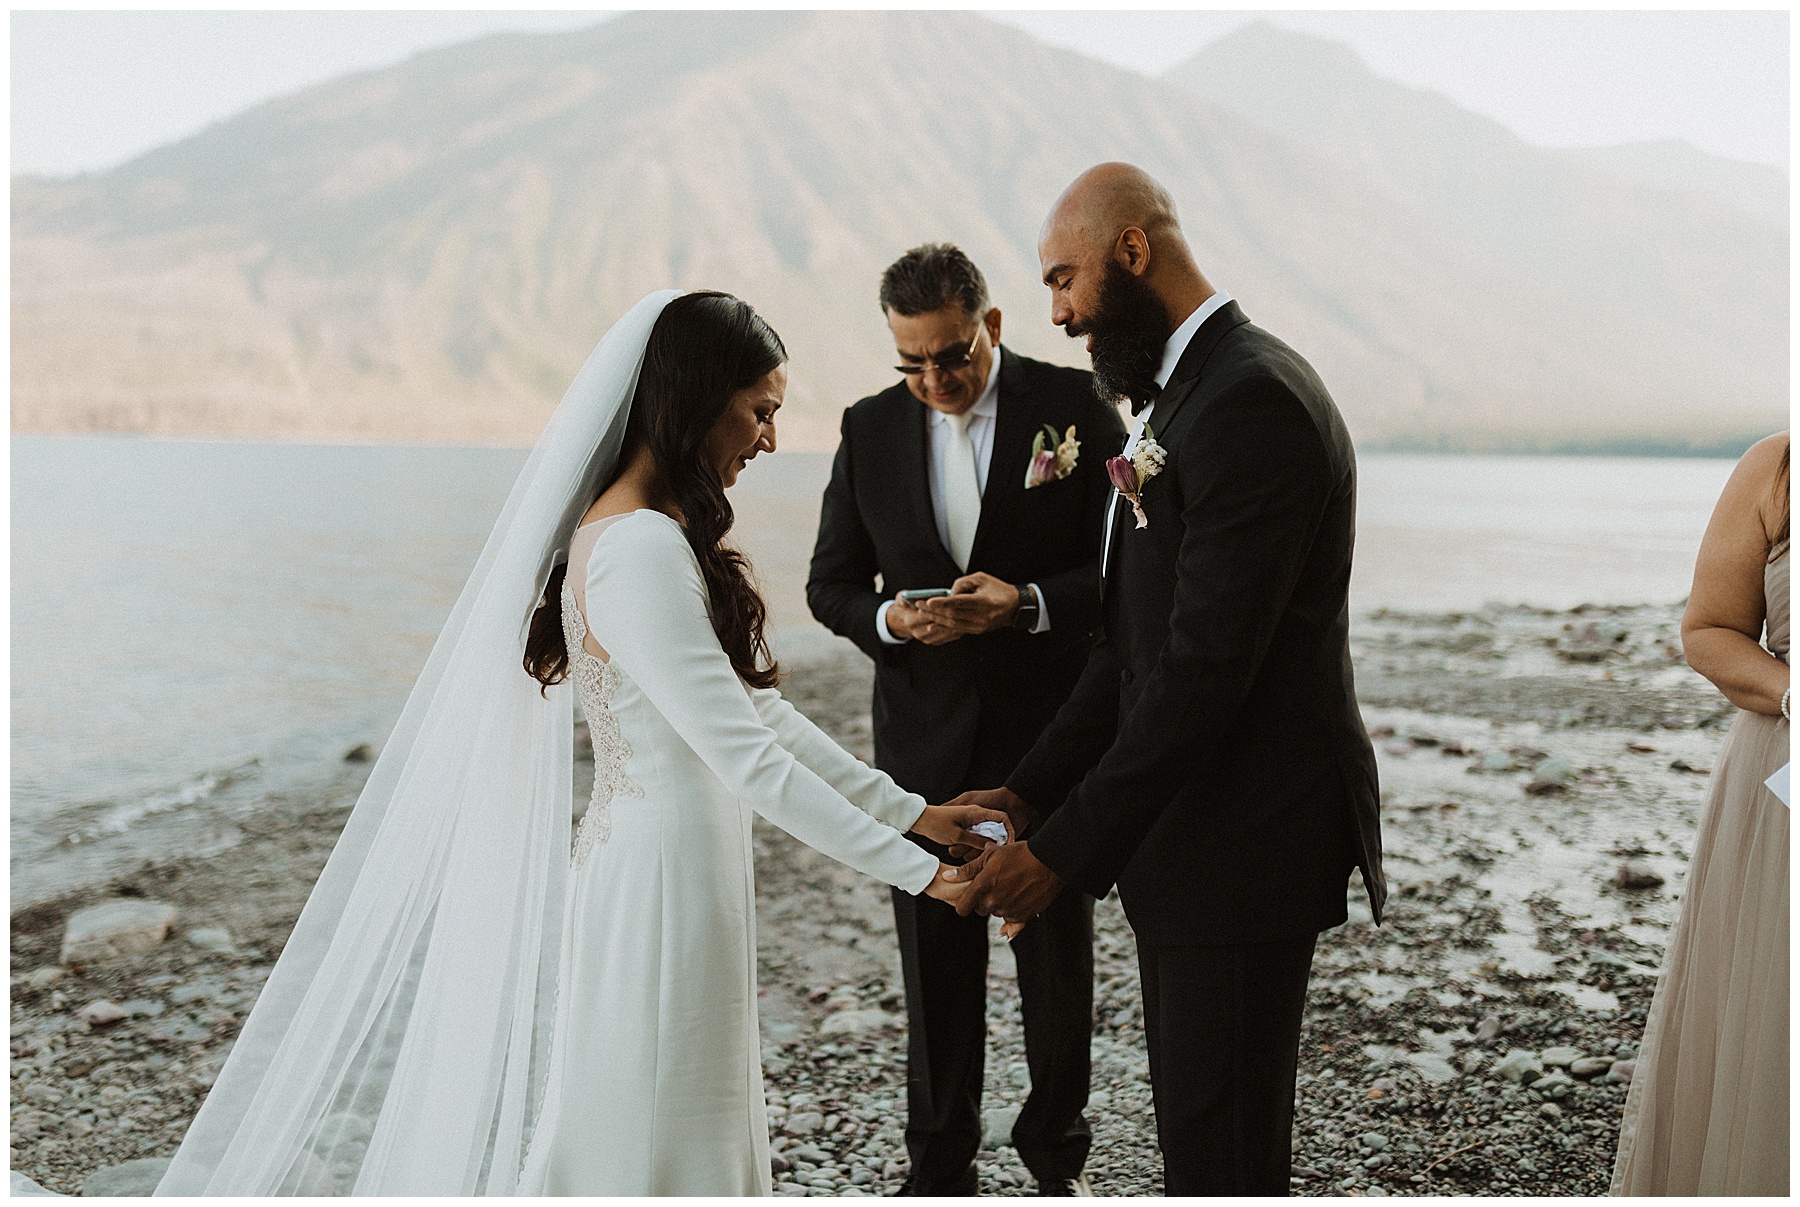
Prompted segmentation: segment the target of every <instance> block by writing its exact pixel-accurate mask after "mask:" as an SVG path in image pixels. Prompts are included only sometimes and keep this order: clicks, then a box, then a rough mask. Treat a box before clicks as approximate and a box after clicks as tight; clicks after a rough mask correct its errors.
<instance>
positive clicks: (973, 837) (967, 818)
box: [912, 804, 1017, 853]
mask: <svg viewBox="0 0 1800 1207" xmlns="http://www.w3.org/2000/svg"><path fill="white" fill-rule="evenodd" d="M983 821H996V822H999V823H1000V824H1001V825H1003V826H1005V827H1006V840H1007V841H1008V842H1011V841H1012V840H1013V839H1014V838H1016V837H1017V835H1015V834H1014V833H1013V827H1012V819H1011V818H1009V817H1007V815H1006V814H1005V813H1002V812H1001V811H1000V810H998V809H986V808H983V807H982V806H980V805H958V804H948V805H926V806H925V812H923V813H921V814H919V820H917V821H915V822H913V824H912V832H913V833H914V834H919V835H923V836H924V837H926V838H929V839H931V841H933V842H935V843H939V844H941V845H943V846H946V847H972V848H974V850H975V851H976V852H977V853H979V852H980V851H984V850H986V849H987V848H988V847H991V846H993V845H994V840H993V839H991V838H989V837H987V836H986V835H983V834H971V833H970V832H969V827H970V826H972V825H975V824H976V823H977V822H983Z"/></svg>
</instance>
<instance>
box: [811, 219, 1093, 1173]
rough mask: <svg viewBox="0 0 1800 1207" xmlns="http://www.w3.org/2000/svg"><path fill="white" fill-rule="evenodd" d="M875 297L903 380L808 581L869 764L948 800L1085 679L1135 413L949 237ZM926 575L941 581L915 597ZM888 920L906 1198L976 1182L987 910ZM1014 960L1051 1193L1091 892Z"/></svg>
mask: <svg viewBox="0 0 1800 1207" xmlns="http://www.w3.org/2000/svg"><path fill="white" fill-rule="evenodd" d="M879 296H880V303H881V310H882V313H883V315H884V316H885V317H886V320H887V326H888V329H889V331H890V332H891V333H892V336H893V341H894V351H895V354H896V356H897V357H898V362H899V363H898V364H897V365H896V371H897V372H898V373H899V375H900V380H899V381H897V382H895V383H894V384H893V385H891V386H889V387H888V388H887V389H885V390H883V391H881V392H880V393H877V394H873V395H871V396H869V397H867V398H864V399H862V400H861V401H859V402H857V403H856V404H855V405H853V406H851V407H849V408H848V409H847V410H846V411H845V412H844V417H843V423H842V435H841V441H840V443H839V445H838V450H837V457H836V460H835V462H834V463H833V466H832V474H831V483H830V485H829V486H828V487H827V488H826V491H825V497H824V502H823V506H822V509H821V512H820V517H819V535H818V540H817V542H816V544H815V546H814V549H813V557H812V568H811V573H810V575H809V578H808V581H807V587H806V594H807V602H808V604H809V605H810V607H811V608H812V613H813V615H814V616H816V617H817V618H818V619H819V621H820V622H821V623H823V624H824V625H826V626H827V627H828V628H830V629H831V630H832V631H833V632H835V633H838V634H839V635H841V636H844V637H847V638H849V639H850V640H851V641H853V642H855V643H856V644H857V645H858V646H859V647H860V648H861V649H862V650H863V651H864V652H865V653H867V654H868V655H869V657H870V658H871V659H873V660H874V663H875V693H874V702H873V716H874V738H875V764H876V766H878V767H880V768H881V769H882V770H884V771H886V772H887V773H888V774H890V775H892V776H893V777H894V779H895V780H896V781H898V782H899V783H900V785H901V786H902V787H904V788H907V789H908V790H910V791H913V792H917V793H919V794H920V795H922V796H923V797H925V799H926V800H928V801H931V802H934V803H935V802H938V801H943V800H948V799H950V798H952V797H954V796H956V795H957V794H959V793H961V792H962V791H964V790H965V789H969V788H978V787H984V786H987V785H989V784H994V783H1000V782H1002V781H1003V780H1004V779H1005V778H1006V776H1007V775H1008V774H1010V773H1011V771H1012V769H1013V767H1014V765H1015V764H1016V763H1017V762H1018V761H1019V759H1020V758H1022V757H1023V756H1024V755H1025V753H1026V752H1027V751H1028V750H1029V749H1030V748H1031V746H1032V745H1033V743H1034V742H1035V741H1036V740H1037V737H1038V735H1039V734H1040V733H1041V732H1042V731H1043V729H1044V727H1045V726H1046V725H1048V724H1049V722H1050V720H1051V718H1052V717H1054V716H1055V715H1056V711H1057V709H1058V707H1059V706H1060V705H1061V704H1062V703H1063V701H1064V700H1065V699H1067V697H1068V696H1069V694H1070V692H1071V691H1072V690H1073V688H1074V685H1075V681H1076V678H1077V677H1078V675H1079V672H1080V669H1081V666H1082V663H1083V661H1084V660H1085V657H1086V648H1087V643H1088V640H1089V636H1090V634H1091V633H1092V632H1093V630H1094V629H1095V628H1096V626H1097V624H1098V621H1099V603H1100V599H1099V568H1098V557H1099V552H1100V537H1101V528H1102V515H1103V512H1104V510H1105V505H1106V497H1107V492H1108V491H1109V489H1110V485H1109V483H1108V480H1107V476H1106V468H1105V463H1106V459H1107V458H1108V457H1111V456H1113V455H1114V454H1115V453H1117V452H1118V451H1119V449H1120V448H1121V446H1122V445H1123V443H1124V427H1123V424H1122V423H1121V421H1120V419H1119V416H1118V413H1117V412H1116V411H1115V410H1114V409H1113V408H1111V407H1109V406H1106V405H1104V404H1102V403H1101V402H1100V401H1099V400H1098V399H1097V397H1096V395H1095V393H1094V390H1093V386H1092V382H1091V379H1090V375H1089V374H1088V373H1086V372H1085V371H1082V370H1079V369H1071V368H1064V367H1061V366H1057V365H1051V364H1046V363H1044V362H1042V361H1037V360H1033V359H1031V358H1029V357H1024V356H1020V355H1018V354H1017V353H1015V352H1013V351H1012V350H1011V349H1010V348H1005V347H1002V346H1001V343H1000V327H1001V314H1000V311H999V309H998V308H996V307H994V306H993V305H991V304H990V300H989V296H988V289H987V283H986V281H985V279H984V278H983V277H982V274H981V271H980V269H978V268H977V267H976V266H975V264H974V263H973V261H971V260H970V259H969V257H968V256H966V255H965V254H964V253H963V252H962V251H960V250H959V249H957V248H956V247H953V246H950V245H948V244H925V245H923V246H920V247H915V248H913V249H912V250H911V251H908V252H907V253H906V254H905V255H903V256H901V257H900V258H899V259H898V260H896V261H895V262H894V263H893V264H892V265H890V266H889V267H888V269H887V270H886V272H884V273H883V274H882V278H881V287H880V295H879ZM933 590H937V591H947V592H948V594H939V595H936V596H933V597H929V598H919V597H918V596H919V595H920V594H921V593H923V592H930V591H933ZM1054 803H1055V802H1047V804H1046V805H1039V806H1038V807H1039V808H1043V809H1044V810H1045V814H1046V815H1047V814H1048V812H1049V811H1051V810H1052V809H1053V808H1054ZM1026 820H1027V819H1023V818H1020V819H1015V822H1016V823H1023V822H1025V821H1026ZM1031 820H1033V821H1036V820H1041V818H1035V819H1031ZM921 845H925V846H927V847H928V848H931V849H934V852H935V853H937V854H940V855H942V854H944V852H942V851H941V850H937V849H935V848H932V844H930V843H929V842H928V841H927V842H922V844H921ZM894 921H895V928H896V930H897V932H898V934H899V941H900V958H901V966H902V968H903V971H904V975H905V989H906V1008H907V1026H908V1033H909V1044H908V1052H907V1062H908V1070H907V1110H908V1117H907V1129H906V1144H907V1150H908V1153H909V1154H910V1156H911V1160H912V1172H911V1174H910V1176H909V1177H908V1178H907V1181H906V1184H905V1186H904V1187H903V1188H902V1190H901V1193H902V1194H909V1195H971V1194H974V1193H975V1192H976V1173H975V1165H974V1159H975V1154H976V1150H977V1149H978V1148H979V1147H980V1143H981V1092H982V1074H983V1065H984V1060H985V1046H986V1037H987V960H988V924H987V920H986V919H985V918H980V917H973V916H972V917H967V918H963V917H958V916H957V913H956V911H955V910H954V909H953V908H951V907H949V906H945V905H943V904H941V903H939V902H936V901H933V900H930V899H929V898H925V897H914V896H912V895H910V894H907V893H904V892H898V891H896V892H895V893H894ZM1013 953H1014V956H1015V959H1016V962H1017V965H1018V989H1019V998H1020V1010H1021V1014H1022V1016H1023V1020H1024V1027H1025V1053H1026V1063H1027V1066H1028V1068H1029V1070H1030V1074H1031V1092H1030V1095H1029V1096H1028V1097H1027V1098H1026V1100H1025V1103H1024V1106H1023V1108H1022V1109H1021V1111H1020V1114H1019V1118H1018V1122H1017V1123H1016V1125H1015V1126H1014V1128H1013V1134H1012V1141H1013V1144H1014V1146H1015V1147H1016V1148H1017V1149H1018V1152H1019V1156H1020V1158H1021V1159H1022V1160H1023V1161H1024V1162H1025V1165H1026V1167H1027V1168H1028V1169H1030V1170H1031V1172H1032V1175H1033V1176H1034V1177H1035V1178H1036V1179H1037V1182H1038V1190H1039V1193H1040V1194H1050V1195H1073V1194H1083V1193H1088V1192H1087V1190H1086V1182H1085V1179H1084V1178H1083V1177H1082V1172H1081V1171H1082V1167H1083V1165H1084V1163H1085V1161H1086V1158H1087V1151H1088V1147H1089V1143H1090V1138H1091V1137H1090V1132H1089V1129H1088V1125H1087V1121H1086V1120H1085V1119H1084V1118H1083V1116H1082V1110H1083V1108H1084V1107H1085V1105H1086V1103H1087V1094H1088V1052H1089V1038H1090V1035H1091V1033H1092V1013H1093V901H1092V899H1091V898H1089V897H1087V896H1086V895H1085V894H1082V893H1073V892H1071V893H1065V894H1063V895H1062V897H1061V898H1060V899H1059V900H1057V901H1056V902H1055V903H1054V904H1053V905H1052V906H1051V907H1050V909H1049V910H1047V911H1046V912H1045V913H1044V914H1043V915H1042V916H1041V917H1039V918H1038V919H1037V920H1036V921H1034V922H1033V923H1032V924H1031V925H1030V926H1028V927H1026V928H1025V930H1024V931H1023V932H1022V933H1021V934H1020V935H1019V936H1018V938H1017V939H1015V940H1014V943H1013Z"/></svg>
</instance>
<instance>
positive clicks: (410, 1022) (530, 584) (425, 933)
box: [157, 290, 677, 1195]
mask: <svg viewBox="0 0 1800 1207" xmlns="http://www.w3.org/2000/svg"><path fill="white" fill-rule="evenodd" d="M675 296H677V294H676V293H675V291H672V290H670V291H662V292H658V293H654V294H651V295H649V296H648V297H646V298H644V299H643V300H642V301H640V302H639V303H637V305H636V306H634V307H633V308H632V309H631V310H630V311H629V312H628V313H626V314H625V316H624V317H623V318H621V319H620V320H619V321H618V323H617V324H615V325H614V326H613V328H612V329H611V330H610V331H608V332H607V333H606V335H605V337H604V338H602V339H601V341H600V344H599V346H598V347H596V348H595V349H594V351H593V353H592V354H591V355H590V356H589V357H588V359H587V362H586V363H585V364H584V365H583V366H582V368H581V372H580V373H579V374H578V375H577V376H576V378H575V381H574V383H573V384H572V385H571V386H570V387H569V390H568V393H566V394H565V395H564V396H563V399H562V402H561V403H560V404H559V405H558V406H557V408H556V411H555V413H554V414H553V415H552V416H551V418H550V422H549V424H548V426H547V427H546V428H545V430H544V434H543V436H542V437H541V438H540V439H539V441H538V443H537V447H536V448H535V449H534V450H533V451H532V453H531V456H530V458H529V459H528V460H527V461H526V463H525V468H524V469H523V470H522V471H521V472H520V474H519V479H518V481H517V483H516V484H515V485H514V486H513V489H512V493H511V495H510V496H508V498H507V501H506V506H505V508H504V509H503V510H502V511H501V513H500V518H499V520H498V521H497V522H496V523H495V525H494V530H493V533H492V534H491V535H490V536H489V537H488V541H487V544H486V546H485V547H484V548H483V550H482V553H481V558H480V560H479V561H478V562H477V563H476V565H475V569H474V572H473V573H472V574H471V575H470V576H469V581H468V584H467V585H466V586H465V587H464V588H463V591H462V595H461V596H460V597H459V598H458V599H457V602H456V606H455V608H454V609H453V610H452V611H451V613H450V618H449V620H448V621H447V622H446V623H445V625H444V629H443V633H442V634H441V635H440V636H439V638H438V641H437V644H436V646H435V647H433V649H432V652H431V656H430V658H429V659H428V660H427V662H426V664H425V669H424V671H423V672H422V673H421V674H420V676H419V680H418V683H417V684H416V685H415V686H414V688H413V691H412V695H411V696H410V697H409V698H408V700H407V703H406V707H405V709H404V711H402V713H401V714H400V720H399V722H398V724H397V725H396V726H395V729H394V733H393V736H392V737H391V738H389V740H388V743H387V746H386V748H385V749H384V750H383V751H382V753H381V757H380V759H379V760H378V761H377V762H376V764H375V767H374V770H373V771H372V772H371V774H370V776H369V781H368V784H367V786H366V787H365V788H364V789H363V792H362V796H361V797H360V798H359V799H358V801H357V804H356V809H355V811H354V812H353V813H352V814H351V816H350V820H349V823H348V824H347V825H346V826H345V828H344V832H343V836H342V837H341V838H340V839H339V841H338V844H337V847H336V849H335V850H334V851H333V852H332V855H331V859H330V861H329V862H328V863H327V864H326V865H325V870H324V872H323V873H322V874H321V875H320V877H319V881H318V884H317V886H316V887H315V888H314V890H313V893H312V896H311V898H310V899H309V900H308V902H307V904H306V909H305V910H304V911H303V912H302V913H301V915H300V920H299V922H298V923H297V924H296V925H295V927H294V932H293V935H292V937H291V938H290V939H289V941H288V943H287V946H286V948H285V950H284V951H283V952H282V955H281V959H280V961H279V962H278V963H277V964H276V965H275V969H274V971H273V973H272V974H271V975H270V977H269V980H268V984H267V985H266V987H265V988H264V989H263V992H262V995H261V997H260V999H259V1000H258V1001H257V1003H256V1008H255V1009H254V1010H253V1011H252V1012H251V1015H250V1018H249V1020H248V1021H247V1022H246V1023H245V1025H244V1030H243V1034H242V1035H241V1036H240V1037H239V1038H238V1041H237V1044H236V1046H235V1047H233V1049H232V1052H231V1056H230V1058H229V1059H228V1060H227V1061H226V1064H225V1067H224V1069H223V1070H222V1071H221V1073H220V1075H219V1077H218V1080H217V1082H216V1084H215V1085H214V1087H213V1090H212V1092H211V1094H210V1095H209V1096H208V1098H207V1100H206V1103H205V1105H204V1106H203V1107H202V1108H201V1110H200V1113H199V1115H198V1116H196V1118H195V1120H194V1123H193V1126H192V1127H191V1128H190V1129H189V1131H188V1134H187V1137H186V1139H184V1140H183V1141H182V1145H181V1149H180V1151H179V1152H177V1153H176V1155H175V1159H174V1162H173V1164H172V1165H171V1166H170V1168H169V1171H168V1173H167V1175H166V1176H165V1177H164V1178H163V1181H162V1184H161V1185H160V1186H159V1187H158V1188H157V1194H159V1195H198V1194H238V1195H278V1194H340V1195H341V1194H377V1195H393V1194H406V1195H475V1194H510V1193H513V1191H514V1189H515V1187H516V1182H517V1175H518V1171H519V1167H520V1164H521V1162H522V1160H523V1158H524V1154H525V1149H526V1145H527V1144H528V1143H529V1141H530V1138H531V1129H532V1126H533V1123H534V1114H535V1112H536V1110H537V1107H538V1100H539V1095H540V1089H541V1086H542V1082H543V1074H544V1064H545V1058H546V1056H547V1054H548V1043H549V1035H550V1022H551V1014H552V1011H553V1009H554V999H555V986H556V976H557V967H556V965H557V959H558V952H559V948H560V938H561V927H562V912H563V894H564V887H565V883H566V881H567V875H568V847H569V798H570V792H571V775H572V769H571V760H572V748H571V729H572V720H573V698H574V697H573V689H572V688H571V687H570V685H569V684H568V683H562V684H559V685H557V686H554V687H551V688H549V689H548V695H547V697H546V696H541V695H540V694H539V690H538V688H539V685H538V683H537V681H536V680H534V679H532V678H531V677H530V676H528V675H527V674H525V672H524V671H523V669H521V665H520V660H521V657H522V655H523V650H524V645H523V642H524V633H525V624H526V622H527V620H528V618H529V616H530V614H531V611H532V609H533V607H534V606H535V604H536V602H537V600H538V598H539V595H540V593H541V592H542V590H543V587H544V583H545V582H546V580H547V579H548V577H549V574H550V570H551V568H552V566H553V565H554V563H555V562H556V561H557V560H558V558H559V556H560V555H561V551H562V550H565V549H566V548H567V547H568V542H569V537H570V534H571V532H572V531H573V529H574V527H575V523H576V521H577V520H578V519H579V517H580V515H581V513H582V511H583V510H584V509H585V508H586V507H587V505H588V504H589V503H590V502H592V500H593V499H594V498H595V497H596V496H597V495H598V494H599V492H600V490H601V488H602V487H603V486H604V484H605V482H606V481H607V480H608V479H609V478H610V477H611V476H612V474H613V473H614V472H615V470H616V467H617V462H618V457H619V449H620V445H621V443H622V441H623V439H624V433H625V419H626V414H627V411H628V409H629V405H630V402H631V396H632V392H633V390H634V389H635V388H636V384H637V377H638V372H639V369H640V367H641V365H642V361H643V354H644V347H645V344H646V343H647V341H648V340H649V337H650V331H651V328H652V326H653V325H654V324H655V322H656V319H657V316H658V315H659V314H661V312H662V309H663V307H664V306H665V305H666V304H667V303H668V302H669V300H670V299H671V298H674V297H675Z"/></svg>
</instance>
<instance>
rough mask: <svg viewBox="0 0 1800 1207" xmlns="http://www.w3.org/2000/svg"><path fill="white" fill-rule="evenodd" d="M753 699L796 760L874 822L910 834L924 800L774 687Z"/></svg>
mask: <svg viewBox="0 0 1800 1207" xmlns="http://www.w3.org/2000/svg"><path fill="white" fill-rule="evenodd" d="M750 698H751V699H752V700H753V701H754V702H755V704H756V712H757V715H759V716H760V717H762V719H763V723H764V724H766V725H767V726H768V727H769V728H770V729H773V730H774V731H775V736H776V738H777V739H779V740H780V742H781V744H782V745H783V746H785V747H786V748H787V749H788V751H789V752H790V753H792V754H793V756H794V757H795V758H797V759H799V760H800V761H801V763H803V764H805V765H806V766H807V767H809V768H811V769H812V771H813V773H814V774H815V775H817V776H818V777H819V778H820V779H822V780H824V781H825V782H826V783H828V784H830V785H831V786H832V787H833V788H835V789H837V790H838V791H839V792H841V793H842V794H843V795H844V797H845V798H846V799H848V800H849V801H850V803H851V804H853V805H855V806H856V807H857V808H859V809H861V810H862V811H863V812H864V813H867V814H868V815H869V816H870V817H873V818H874V819H875V820H876V821H879V822H882V823H884V824H886V825H890V826H892V827H894V829H896V830H909V829H911V828H912V824H913V823H914V822H915V821H918V820H919V815H920V814H921V813H923V812H925V798H924V797H922V796H919V795H918V794H916V793H913V792H908V791H907V790H906V789H904V788H902V787H901V786H900V785H899V784H896V783H895V782H894V781H893V778H892V777H891V776H889V775H888V774H887V773H886V772H882V771H877V770H876V769H875V768H873V767H871V766H869V765H868V764H867V763H865V762H863V761H862V760H861V759H859V758H857V757H856V756H855V755H853V754H851V753H850V752H849V751H848V750H845V749H844V748H843V747H842V746H839V745H838V744H837V743H836V742H834V741H832V740H831V738H830V737H829V736H828V735H826V733H825V732H824V731H823V730H821V729H820V728H819V727H818V726H817V725H814V724H813V723H812V721H810V720H808V719H807V717H806V714H805V713H802V712H801V711H800V710H799V709H797V708H795V707H794V706H793V705H792V704H790V703H788V702H787V700H786V699H785V698H784V697H783V696H782V694H781V693H780V692H778V691H776V690H775V689H774V688H772V687H771V688H759V689H757V690H756V691H753V692H751V693H750Z"/></svg>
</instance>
